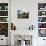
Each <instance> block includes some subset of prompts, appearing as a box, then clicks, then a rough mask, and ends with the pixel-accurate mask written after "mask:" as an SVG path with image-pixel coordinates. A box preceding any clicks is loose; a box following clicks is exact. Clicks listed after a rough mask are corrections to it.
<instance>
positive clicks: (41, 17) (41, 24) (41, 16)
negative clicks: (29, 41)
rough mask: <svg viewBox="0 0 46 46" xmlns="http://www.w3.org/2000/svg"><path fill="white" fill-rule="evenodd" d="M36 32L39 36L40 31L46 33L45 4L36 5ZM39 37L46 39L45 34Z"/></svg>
mask: <svg viewBox="0 0 46 46" xmlns="http://www.w3.org/2000/svg"><path fill="white" fill-rule="evenodd" d="M40 8H42V9H40ZM43 8H44V9H43ZM38 31H39V34H40V31H45V33H46V3H39V4H38ZM40 35H41V36H40V37H46V35H45V34H40ZM42 35H43V36H42Z"/></svg>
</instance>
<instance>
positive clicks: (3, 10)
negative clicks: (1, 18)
mask: <svg viewBox="0 0 46 46" xmlns="http://www.w3.org/2000/svg"><path fill="white" fill-rule="evenodd" d="M0 11H8V10H0Z"/></svg>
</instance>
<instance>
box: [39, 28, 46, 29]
mask: <svg viewBox="0 0 46 46" xmlns="http://www.w3.org/2000/svg"><path fill="white" fill-rule="evenodd" d="M38 29H46V28H38Z"/></svg>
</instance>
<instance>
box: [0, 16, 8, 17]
mask: <svg viewBox="0 0 46 46" xmlns="http://www.w3.org/2000/svg"><path fill="white" fill-rule="evenodd" d="M0 17H8V16H0Z"/></svg>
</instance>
